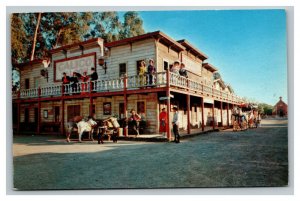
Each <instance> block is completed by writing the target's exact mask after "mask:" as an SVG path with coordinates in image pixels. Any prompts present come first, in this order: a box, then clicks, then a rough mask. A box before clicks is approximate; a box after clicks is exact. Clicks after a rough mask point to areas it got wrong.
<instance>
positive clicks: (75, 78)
mask: <svg viewBox="0 0 300 201" xmlns="http://www.w3.org/2000/svg"><path fill="white" fill-rule="evenodd" d="M91 71H92V73H91V75H87V71H84V72H83V75H81V74H80V73H78V72H73V74H72V77H69V76H68V75H67V74H66V73H65V72H64V73H63V77H62V83H63V84H70V86H71V88H72V91H71V92H73V93H77V90H78V82H83V83H81V93H86V92H87V89H88V88H87V83H86V82H88V81H90V80H91V81H95V80H98V74H97V72H96V70H95V68H91ZM92 87H94V84H93V85H92ZM66 90H68V88H66ZM66 92H67V93H68V92H69V91H66Z"/></svg>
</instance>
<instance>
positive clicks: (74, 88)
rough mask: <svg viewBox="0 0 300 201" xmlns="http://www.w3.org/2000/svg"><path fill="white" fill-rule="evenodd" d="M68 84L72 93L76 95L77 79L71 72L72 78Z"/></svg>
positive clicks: (74, 73) (75, 74)
mask: <svg viewBox="0 0 300 201" xmlns="http://www.w3.org/2000/svg"><path fill="white" fill-rule="evenodd" d="M70 82H71V87H72V92H73V93H76V92H77V83H78V77H77V73H76V72H73V76H72V77H71V78H70Z"/></svg>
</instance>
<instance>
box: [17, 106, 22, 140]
mask: <svg viewBox="0 0 300 201" xmlns="http://www.w3.org/2000/svg"><path fill="white" fill-rule="evenodd" d="M17 121H18V122H17V134H20V121H21V104H20V103H18V120H17Z"/></svg>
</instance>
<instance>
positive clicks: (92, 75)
mask: <svg viewBox="0 0 300 201" xmlns="http://www.w3.org/2000/svg"><path fill="white" fill-rule="evenodd" d="M91 71H92V74H91V75H90V78H91V82H92V86H91V87H92V89H91V91H94V89H97V82H96V80H98V73H97V72H96V70H95V68H91Z"/></svg>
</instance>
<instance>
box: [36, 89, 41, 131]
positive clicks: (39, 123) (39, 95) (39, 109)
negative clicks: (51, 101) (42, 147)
mask: <svg viewBox="0 0 300 201" xmlns="http://www.w3.org/2000/svg"><path fill="white" fill-rule="evenodd" d="M37 124H38V125H37V134H38V135H39V134H40V133H41V88H40V87H39V88H38V122H37Z"/></svg>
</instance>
